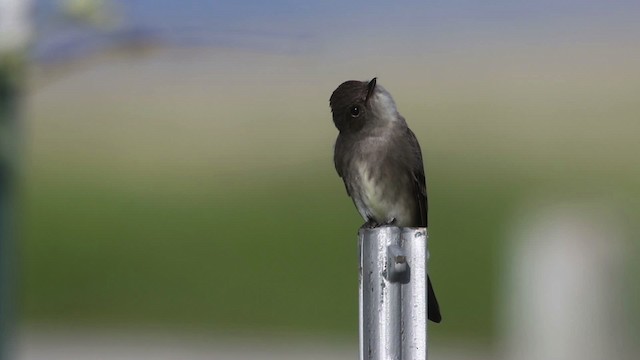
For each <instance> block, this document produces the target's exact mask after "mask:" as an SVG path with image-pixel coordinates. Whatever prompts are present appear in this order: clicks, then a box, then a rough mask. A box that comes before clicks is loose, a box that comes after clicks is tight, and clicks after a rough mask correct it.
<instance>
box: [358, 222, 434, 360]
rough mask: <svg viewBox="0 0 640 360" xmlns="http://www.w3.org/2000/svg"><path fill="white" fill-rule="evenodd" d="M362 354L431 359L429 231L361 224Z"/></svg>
mask: <svg viewBox="0 0 640 360" xmlns="http://www.w3.org/2000/svg"><path fill="white" fill-rule="evenodd" d="M359 247H360V277H359V283H360V284H359V285H360V286H359V290H360V294H359V295H360V359H361V360H390V359H392V360H426V359H427V291H426V289H427V282H426V280H427V259H428V251H427V231H426V229H425V228H398V227H393V226H384V227H379V228H374V229H361V230H360V232H359Z"/></svg>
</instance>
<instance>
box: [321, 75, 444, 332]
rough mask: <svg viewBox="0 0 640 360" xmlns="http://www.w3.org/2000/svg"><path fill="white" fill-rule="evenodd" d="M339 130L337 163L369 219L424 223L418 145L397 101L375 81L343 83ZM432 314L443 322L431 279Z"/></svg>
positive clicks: (336, 100)
mask: <svg viewBox="0 0 640 360" xmlns="http://www.w3.org/2000/svg"><path fill="white" fill-rule="evenodd" d="M329 104H330V105H331V112H332V113H333V122H334V124H335V125H336V127H337V128H338V130H339V132H340V134H339V135H338V139H337V140H336V146H335V152H334V162H335V166H336V170H337V172H338V175H340V177H341V178H342V180H343V181H344V185H345V187H346V189H347V194H348V195H349V196H350V197H351V198H352V199H353V203H354V204H355V205H356V208H357V209H358V212H360V215H362V217H363V218H364V220H365V221H366V223H365V224H364V225H363V226H364V227H376V226H380V225H395V226H400V227H426V226H427V225H428V222H427V211H428V206H427V188H426V182H425V175H424V167H423V164H422V153H421V151H420V144H418V140H417V139H416V136H415V135H414V134H413V132H412V131H411V129H409V127H408V126H407V122H406V121H405V119H404V118H403V117H402V116H401V115H400V114H399V113H398V109H397V108H396V104H395V102H394V101H393V98H392V97H391V94H389V92H387V90H385V89H384V88H383V87H382V86H380V85H378V84H377V83H376V78H374V79H373V80H371V81H369V82H366V81H356V80H350V81H346V82H344V83H342V84H341V85H340V86H338V88H337V89H336V90H335V91H334V92H333V94H331V99H330V100H329ZM427 280H428V281H427V285H428V289H427V301H428V304H429V307H428V317H429V320H431V321H433V322H436V323H438V322H440V321H441V320H442V317H441V315H440V307H439V306H438V301H437V300H436V296H435V293H434V292H433V288H432V286H431V279H429V278H427Z"/></svg>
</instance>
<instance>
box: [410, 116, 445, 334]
mask: <svg viewBox="0 0 640 360" xmlns="http://www.w3.org/2000/svg"><path fill="white" fill-rule="evenodd" d="M407 133H408V134H407V137H408V139H409V141H408V142H409V145H410V148H411V151H413V155H414V156H411V157H410V158H411V159H412V160H411V161H413V163H411V164H408V165H409V166H410V168H411V169H412V175H413V180H414V182H413V183H414V186H415V190H414V194H415V196H416V197H417V198H418V199H417V200H418V204H419V207H420V219H417V220H419V221H420V224H421V225H420V226H425V227H426V226H427V225H428V214H427V213H428V210H429V205H428V201H427V183H426V179H425V176H424V165H423V164H422V151H421V150H420V144H419V143H418V139H416V136H415V134H414V133H413V131H411V129H409V128H407ZM416 222H417V221H416ZM427 304H428V307H427V317H428V318H429V320H431V321H433V322H436V323H439V322H440V321H442V315H441V313H440V305H439V304H438V299H436V293H435V292H434V291H433V286H432V285H431V278H430V277H429V276H428V275H427Z"/></svg>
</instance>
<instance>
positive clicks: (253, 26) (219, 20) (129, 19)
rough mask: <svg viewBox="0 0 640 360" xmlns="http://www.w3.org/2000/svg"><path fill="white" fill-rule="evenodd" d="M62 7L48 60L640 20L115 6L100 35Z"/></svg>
mask: <svg viewBox="0 0 640 360" xmlns="http://www.w3.org/2000/svg"><path fill="white" fill-rule="evenodd" d="M56 3H58V2H56V1H51V0H36V4H37V10H38V11H37V14H38V16H37V17H36V19H37V20H36V21H37V22H38V27H39V28H40V29H41V31H40V32H39V34H38V35H39V36H38V41H37V42H36V46H35V51H34V54H35V55H36V58H37V59H40V60H43V61H48V60H54V61H55V60H58V59H64V58H66V57H73V56H80V55H82V54H84V53H87V52H91V51H96V50H97V49H100V48H102V47H105V46H110V45H113V44H114V43H117V42H119V41H122V40H126V39H130V38H131V37H137V38H149V39H153V40H155V41H160V42H162V43H165V44H167V45H172V46H212V47H213V46H225V47H229V46H231V47H234V46H235V47H249V48H257V49H262V50H275V51H280V50H282V48H283V45H282V44H283V43H286V44H290V43H292V42H293V43H296V42H298V43H313V42H327V41H328V42H331V41H333V39H336V40H339V39H340V38H344V37H345V36H346V37H349V36H353V35H354V34H361V35H363V34H367V33H371V34H378V35H380V34H385V35H387V34H389V35H390V36H393V34H394V33H397V34H399V36H405V35H406V34H415V33H416V32H422V33H428V34H430V35H433V34H445V35H446V34H447V33H450V32H455V31H457V30H459V29H466V30H470V31H473V30H475V29H477V30H478V31H482V30H483V28H485V27H489V28H493V29H496V28H498V29H500V28H504V30H505V32H508V31H510V30H511V29H512V28H513V27H517V26H520V25H521V24H529V26H536V24H540V25H539V26H540V27H544V26H547V25H548V22H549V21H553V20H554V19H556V20H557V19H561V20H560V21H562V19H569V20H571V21H576V20H580V19H582V20H583V21H590V20H594V21H596V22H597V23H598V24H599V25H598V26H602V23H605V24H607V23H610V24H611V25H612V26H617V25H619V23H620V22H621V21H622V22H625V21H627V22H635V21H636V19H637V18H638V16H639V15H640V2H639V1H637V0H636V1H597V0H564V1H563V0H557V1H553V0H541V1H520V0H512V1H506V0H503V1H500V0H484V1H474V0H436V1H416V0H406V1H391V0H367V1H361V0H357V1H339V0H326V1H308V2H303V1H294V0H272V1H260V0H249V1H203V0H182V1H180V0H111V3H113V4H114V5H115V6H114V8H115V9H117V12H118V13H119V14H120V15H121V16H122V19H123V20H124V21H123V23H122V24H121V25H120V27H119V28H117V29H112V30H110V31H109V32H101V31H94V30H91V29H88V28H86V27H82V26H70V25H69V24H61V22H60V21H58V20H56V13H57V10H56V8H55V6H53V4H56ZM52 19H54V20H52ZM43 24H44V25H43ZM285 47H286V46H285ZM288 48H290V46H289V47H288ZM306 48H309V46H307V47H306Z"/></svg>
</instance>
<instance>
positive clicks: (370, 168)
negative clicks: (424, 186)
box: [348, 138, 415, 226]
mask: <svg viewBox="0 0 640 360" xmlns="http://www.w3.org/2000/svg"><path fill="white" fill-rule="evenodd" d="M387 141H388V139H385V138H370V139H367V140H366V141H364V142H363V143H362V144H360V146H359V148H358V149H355V150H356V151H355V154H356V155H355V156H352V157H351V159H350V161H349V164H348V168H349V175H348V177H349V179H348V183H350V189H349V192H350V193H351V196H352V198H353V201H354V203H355V205H356V207H357V209H358V212H359V213H360V215H361V216H362V217H363V218H364V219H365V220H369V219H372V220H374V221H376V222H377V223H380V224H383V223H390V222H391V221H394V220H395V221H396V224H397V225H400V226H405V225H404V224H407V223H410V222H411V219H413V215H414V214H413V212H414V211H415V206H414V204H413V203H412V201H413V199H412V197H411V196H410V195H411V190H410V188H411V183H410V176H409V173H408V172H407V171H406V169H403V166H402V164H400V163H398V162H396V161H394V160H395V159H394V157H393V156H391V154H390V153H389V152H388V150H389V144H387V143H386V142H387Z"/></svg>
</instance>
